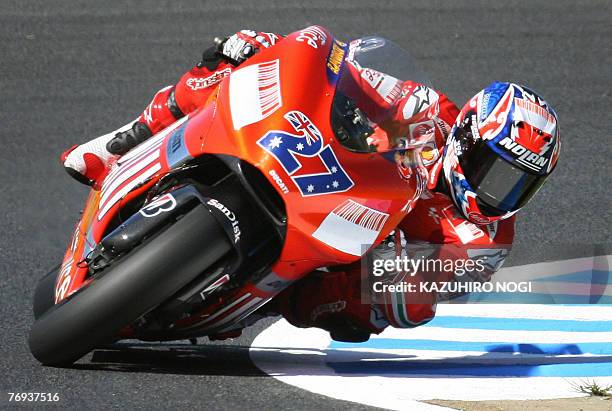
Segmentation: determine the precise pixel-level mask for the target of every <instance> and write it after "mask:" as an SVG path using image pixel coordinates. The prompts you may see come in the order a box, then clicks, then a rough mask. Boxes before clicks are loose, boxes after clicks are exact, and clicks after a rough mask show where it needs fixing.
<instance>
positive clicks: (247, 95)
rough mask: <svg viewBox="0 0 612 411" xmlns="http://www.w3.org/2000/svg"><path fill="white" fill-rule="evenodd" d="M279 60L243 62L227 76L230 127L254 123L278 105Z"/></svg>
mask: <svg viewBox="0 0 612 411" xmlns="http://www.w3.org/2000/svg"><path fill="white" fill-rule="evenodd" d="M279 66H280V65H279V60H273V61H268V62H265V63H260V64H255V65H253V66H247V67H244V68H242V69H240V70H237V71H234V72H233V73H232V74H231V76H230V87H229V88H230V90H229V91H230V93H229V94H230V111H231V113H232V122H233V124H234V130H238V129H240V128H242V127H244V126H248V125H249V124H253V123H257V122H258V121H261V120H263V119H264V118H266V117H268V116H269V115H271V114H272V113H274V112H275V111H276V110H278V109H279V108H281V107H282V105H283V102H282V99H281V86H280V74H279Z"/></svg>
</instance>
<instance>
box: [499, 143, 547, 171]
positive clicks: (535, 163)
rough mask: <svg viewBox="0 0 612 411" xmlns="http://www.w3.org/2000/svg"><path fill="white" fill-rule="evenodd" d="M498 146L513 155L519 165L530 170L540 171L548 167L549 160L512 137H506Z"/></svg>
mask: <svg viewBox="0 0 612 411" xmlns="http://www.w3.org/2000/svg"><path fill="white" fill-rule="evenodd" d="M497 145H498V146H500V147H501V148H504V149H505V150H506V151H507V152H509V153H511V154H513V157H514V159H515V160H516V162H517V163H519V164H521V165H523V166H525V167H527V168H529V169H530V170H533V171H540V170H541V169H542V167H544V166H545V165H546V163H547V162H548V159H547V158H546V157H544V156H541V155H539V154H536V153H534V152H533V151H531V150H528V149H527V148H525V147H523V146H522V145H520V144H518V143H517V142H516V141H514V140H512V138H511V137H504V138H503V139H502V140H501V141H499V142H498V143H497Z"/></svg>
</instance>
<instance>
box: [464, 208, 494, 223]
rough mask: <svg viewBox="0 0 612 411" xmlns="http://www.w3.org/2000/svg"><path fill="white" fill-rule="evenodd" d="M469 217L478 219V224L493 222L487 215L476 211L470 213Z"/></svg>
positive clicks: (474, 219)
mask: <svg viewBox="0 0 612 411" xmlns="http://www.w3.org/2000/svg"><path fill="white" fill-rule="evenodd" d="M468 217H469V218H470V219H471V220H473V221H476V222H477V223H478V224H489V223H490V222H491V220H490V219H489V218H488V217H487V216H484V215H482V214H480V213H476V212H474V211H471V212H470V213H468Z"/></svg>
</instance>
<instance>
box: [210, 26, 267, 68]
mask: <svg viewBox="0 0 612 411" xmlns="http://www.w3.org/2000/svg"><path fill="white" fill-rule="evenodd" d="M277 40H278V36H277V35H276V34H273V33H263V32H259V33H258V32H255V31H253V30H241V31H239V32H238V33H236V34H234V35H232V36H230V37H228V38H227V39H225V41H223V42H222V43H221V44H220V45H219V54H221V55H222V56H223V57H224V58H225V59H226V60H228V61H229V62H230V63H233V64H234V65H238V64H240V63H242V62H243V61H245V60H246V59H248V58H249V57H252V56H253V55H255V54H256V53H258V52H259V50H260V49H261V48H268V47H270V46H272V45H274V44H275V43H276V41H277Z"/></svg>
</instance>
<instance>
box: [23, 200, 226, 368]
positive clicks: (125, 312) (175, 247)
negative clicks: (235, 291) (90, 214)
mask: <svg viewBox="0 0 612 411" xmlns="http://www.w3.org/2000/svg"><path fill="white" fill-rule="evenodd" d="M231 247H232V246H231V244H230V242H229V240H228V238H227V236H226V235H225V233H224V232H223V230H222V229H221V227H220V226H219V224H218V223H217V222H216V220H215V219H214V217H213V216H212V215H211V214H210V212H209V211H208V210H206V209H205V208H204V207H202V206H198V207H196V208H195V209H194V210H192V211H190V212H189V213H188V214H186V215H185V216H184V217H183V218H181V219H180V220H178V221H177V222H176V223H174V224H173V225H171V226H170V227H169V228H167V229H166V230H165V231H163V232H162V233H161V234H159V235H158V236H156V237H155V238H153V239H152V240H151V241H149V242H148V243H146V244H144V245H143V246H141V247H139V248H137V249H135V250H134V251H132V252H131V253H130V254H128V255H127V256H126V257H125V258H123V259H122V260H120V261H119V262H117V263H115V265H113V266H111V267H110V268H109V269H108V272H107V273H105V274H103V275H102V276H101V277H100V278H98V279H95V280H94V281H92V282H91V284H89V285H88V286H86V287H85V288H84V289H82V290H79V291H78V292H77V293H75V294H74V295H73V296H71V297H69V298H68V299H66V300H65V301H64V302H61V303H60V304H58V305H56V306H53V307H51V308H50V309H48V310H47V311H46V312H45V313H44V314H43V315H42V316H41V317H40V318H38V319H37V320H36V321H35V322H34V325H33V326H32V329H31V331H30V338H29V345H30V351H31V352H32V355H34V357H35V358H36V359H37V360H38V361H40V362H41V363H43V364H46V365H69V364H71V363H73V362H74V361H76V360H78V359H79V358H81V357H82V356H83V355H85V354H87V353H88V352H89V351H91V350H92V349H94V348H95V347H97V346H99V345H101V344H104V343H106V342H109V341H112V339H113V337H114V336H116V335H117V333H118V332H119V331H120V330H121V329H122V328H123V327H125V326H127V325H129V324H131V323H133V322H134V321H135V320H137V319H138V318H139V317H141V316H142V315H144V314H145V313H147V312H148V311H150V310H151V309H153V308H155V307H156V306H157V305H158V304H160V303H162V302H163V301H165V300H166V299H167V298H169V297H170V296H171V295H173V294H174V293H176V292H177V291H178V290H179V289H181V288H182V287H183V286H185V285H186V284H188V283H189V282H190V281H192V280H193V279H195V278H196V277H197V276H198V275H199V274H200V273H202V271H204V270H205V269H206V268H207V267H209V266H210V265H211V264H213V263H215V262H216V261H217V260H219V259H220V258H221V257H223V256H224V255H225V254H227V253H228V252H229V251H230V250H231Z"/></svg>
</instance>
